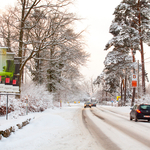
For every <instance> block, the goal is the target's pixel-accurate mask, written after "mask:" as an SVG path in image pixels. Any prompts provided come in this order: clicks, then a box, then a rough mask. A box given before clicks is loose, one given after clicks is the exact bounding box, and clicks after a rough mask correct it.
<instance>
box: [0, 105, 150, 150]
mask: <svg viewBox="0 0 150 150" xmlns="http://www.w3.org/2000/svg"><path fill="white" fill-rule="evenodd" d="M129 112H130V107H111V106H107V107H106V106H98V107H97V108H91V109H90V108H86V109H84V108H83V104H72V105H71V107H69V106H67V105H66V106H64V107H62V108H61V109H60V108H55V109H48V110H46V111H44V112H42V113H32V114H29V115H27V116H23V117H19V118H17V119H8V120H5V118H4V117H0V130H2V129H4V128H7V127H10V125H11V126H12V125H13V124H16V123H18V122H20V120H24V119H26V118H34V119H32V120H31V121H30V123H29V124H28V125H27V126H25V127H23V128H22V129H18V130H17V131H16V132H15V133H12V134H11V135H10V137H8V138H4V137H3V138H2V140H0V150H105V149H107V150H118V149H120V150H141V149H142V150H149V149H150V144H149V143H150V138H149V137H150V136H149V135H150V130H149V129H150V123H149V122H145V121H140V122H134V121H130V120H129ZM93 113H94V114H96V115H97V116H99V117H97V116H95V115H94V114H93ZM82 114H83V118H84V119H85V121H83V118H82ZM88 118H89V120H90V121H91V120H92V121H93V122H94V123H90V124H88V123H89V120H88ZM83 122H86V123H85V124H84V123H83ZM95 125H96V126H95ZM89 126H90V127H92V128H93V129H90V127H89ZM88 129H89V130H90V131H89V130H88ZM93 131H95V132H96V133H97V136H96V134H93Z"/></svg>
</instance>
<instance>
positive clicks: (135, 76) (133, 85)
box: [132, 74, 137, 88]
mask: <svg viewBox="0 0 150 150" xmlns="http://www.w3.org/2000/svg"><path fill="white" fill-rule="evenodd" d="M132 87H133V88H136V87H137V75H136V74H133V75H132Z"/></svg>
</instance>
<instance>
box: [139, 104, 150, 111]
mask: <svg viewBox="0 0 150 150" xmlns="http://www.w3.org/2000/svg"><path fill="white" fill-rule="evenodd" d="M140 109H143V110H145V109H147V110H150V105H141V106H140Z"/></svg>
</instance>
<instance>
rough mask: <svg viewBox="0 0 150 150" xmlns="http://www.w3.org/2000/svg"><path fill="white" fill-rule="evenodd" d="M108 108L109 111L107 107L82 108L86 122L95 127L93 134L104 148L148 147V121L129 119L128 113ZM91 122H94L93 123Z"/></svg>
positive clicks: (143, 148) (130, 149) (126, 149)
mask: <svg viewBox="0 0 150 150" xmlns="http://www.w3.org/2000/svg"><path fill="white" fill-rule="evenodd" d="M110 108H111V107H110ZM110 108H109V111H108V108H107V107H99V108H91V109H86V110H84V111H85V118H86V119H87V124H90V126H92V127H93V128H95V130H94V132H95V133H96V134H94V135H95V136H96V137H98V140H99V143H101V145H102V146H103V147H104V149H107V150H119V149H120V150H141V149H142V150H148V149H150V136H149V135H150V130H149V129H150V123H149V122H147V121H139V122H134V121H130V120H129V113H128V114H127V113H124V114H123V113H122V114H121V112H119V114H118V113H117V112H115V113H114V112H113V111H115V109H114V110H113V107H112V108H111V109H110ZM122 109H123V108H122ZM116 110H117V109H116ZM95 115H96V116H95ZM91 122H94V124H95V125H94V124H92V123H91Z"/></svg>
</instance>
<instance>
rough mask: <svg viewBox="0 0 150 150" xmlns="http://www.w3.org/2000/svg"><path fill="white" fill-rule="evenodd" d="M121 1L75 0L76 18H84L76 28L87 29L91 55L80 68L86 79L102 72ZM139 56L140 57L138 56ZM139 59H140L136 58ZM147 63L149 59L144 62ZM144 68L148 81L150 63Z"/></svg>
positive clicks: (8, 0)
mask: <svg viewBox="0 0 150 150" xmlns="http://www.w3.org/2000/svg"><path fill="white" fill-rule="evenodd" d="M14 1H16V0H5V1H2V2H1V6H0V8H4V5H7V4H13V3H14ZM120 2H121V0H115V1H112V0H107V1H100V0H92V1H91V0H89V1H87V0H75V8H74V10H73V9H72V10H73V11H75V12H76V13H77V15H78V17H82V18H85V19H84V20H82V22H80V23H79V24H78V26H77V28H78V30H82V29H85V28H87V33H86V34H85V35H86V36H85V40H86V44H87V47H86V50H87V51H88V52H90V53H91V58H90V61H89V62H88V64H87V67H84V68H82V70H81V72H82V73H83V75H85V76H86V77H87V78H91V77H93V78H96V77H97V76H98V75H99V74H100V73H101V72H102V70H103V68H104V65H103V62H104V59H105V57H106V54H107V53H108V52H107V51H104V48H105V45H106V43H107V42H108V41H109V40H110V39H111V37H112V35H111V34H110V33H109V27H110V25H111V22H112V20H113V18H114V16H113V12H114V10H115V7H117V5H119V4H120ZM149 49H150V48H146V49H144V52H145V58H148V57H150V52H148V51H150V50H149ZM139 56H140V55H139ZM138 59H140V57H138ZM146 61H147V62H148V61H150V59H147V60H146ZM145 65H146V66H145V68H146V70H147V71H148V73H149V75H148V76H149V79H150V69H149V68H150V63H145Z"/></svg>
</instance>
